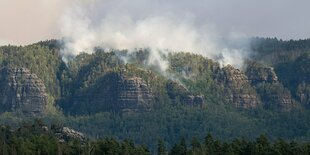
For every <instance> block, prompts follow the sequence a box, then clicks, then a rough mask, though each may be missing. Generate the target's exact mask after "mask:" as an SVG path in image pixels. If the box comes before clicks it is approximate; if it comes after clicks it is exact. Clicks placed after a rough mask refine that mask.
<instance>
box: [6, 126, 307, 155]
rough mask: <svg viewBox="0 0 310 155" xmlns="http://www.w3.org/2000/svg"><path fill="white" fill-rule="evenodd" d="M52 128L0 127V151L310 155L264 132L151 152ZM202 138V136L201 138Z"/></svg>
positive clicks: (110, 154)
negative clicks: (65, 135)
mask: <svg viewBox="0 0 310 155" xmlns="http://www.w3.org/2000/svg"><path fill="white" fill-rule="evenodd" d="M53 126H54V125H52V126H51V127H50V128H49V127H47V126H46V125H44V124H42V122H40V121H36V122H35V123H34V124H30V123H24V124H23V126H22V127H20V128H18V129H14V130H12V129H11V128H10V127H9V126H1V127H0V129H1V130H0V154H3V155H7V154H12V155H19V154H24V155H28V154H29V155H32V154H51V155H53V154H63V155H71V154H72V155H77V154H80V155H97V154H98V155H99V154H100V155H148V154H158V155H200V154H201V155H204V154H212V155H213V154H214V155H295V154H296V155H308V154H310V143H309V142H307V143H298V142H294V141H290V142H287V141H285V140H282V139H279V140H276V141H269V140H268V138H267V137H266V136H264V135H261V136H259V137H258V138H256V140H254V141H250V140H246V139H244V138H236V139H234V140H232V141H229V142H227V141H220V140H217V139H214V138H213V137H212V135H210V134H208V135H207V136H206V137H205V138H204V139H203V141H201V140H199V139H197V138H193V139H192V140H191V141H189V140H186V139H185V138H181V139H180V141H179V143H177V144H175V145H174V146H173V147H172V148H168V147H167V145H166V143H165V142H164V141H163V140H159V141H158V142H157V146H156V147H157V150H155V151H154V152H151V151H149V149H148V147H147V146H145V145H135V144H134V142H133V141H131V140H122V141H120V140H116V139H113V138H104V139H97V140H83V141H81V140H79V139H74V140H67V141H62V140H60V139H59V138H57V137H56V136H55V134H54V133H53V132H52V130H53V129H52V128H53ZM200 139H202V138H200Z"/></svg>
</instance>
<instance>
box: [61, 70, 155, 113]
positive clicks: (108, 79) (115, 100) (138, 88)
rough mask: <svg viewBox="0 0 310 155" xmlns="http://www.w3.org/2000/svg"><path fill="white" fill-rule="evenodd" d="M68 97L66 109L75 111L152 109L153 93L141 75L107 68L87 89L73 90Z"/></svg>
mask: <svg viewBox="0 0 310 155" xmlns="http://www.w3.org/2000/svg"><path fill="white" fill-rule="evenodd" d="M72 100H73V105H72V106H71V107H70V108H72V109H70V111H71V112H77V113H88V114H89V113H97V112H102V111H115V112H145V111H150V110H151V109H152V106H153V103H154V95H153V93H152V90H151V88H150V87H149V86H148V85H147V84H146V82H145V81H144V80H143V79H142V78H140V77H135V76H131V77H129V76H127V75H126V73H125V72H120V73H118V72H110V73H107V74H106V75H104V76H103V77H101V78H100V79H98V80H97V81H96V83H95V84H94V85H93V86H92V87H90V88H89V89H87V90H85V91H82V92H77V93H76V95H75V96H73V97H72V98H71V99H69V101H68V102H72ZM65 105H66V104H65ZM67 105H68V104H67Z"/></svg>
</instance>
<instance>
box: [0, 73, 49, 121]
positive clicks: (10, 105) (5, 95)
mask: <svg viewBox="0 0 310 155" xmlns="http://www.w3.org/2000/svg"><path fill="white" fill-rule="evenodd" d="M0 89H1V90H2V91H1V92H0V107H1V112H5V111H10V112H16V111H20V112H22V113H24V114H26V115H35V116H37V115H43V114H44V112H45V108H46V105H47V94H46V88H45V86H44V83H43V81H42V80H41V79H39V78H38V77H37V75H36V74H32V73H31V72H30V71H29V70H28V69H27V68H7V67H5V68H2V69H1V70H0Z"/></svg>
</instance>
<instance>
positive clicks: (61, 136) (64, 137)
mask: <svg viewBox="0 0 310 155" xmlns="http://www.w3.org/2000/svg"><path fill="white" fill-rule="evenodd" d="M52 130H53V132H54V135H55V137H56V138H57V139H58V140H59V142H62V143H63V142H68V141H72V140H77V141H79V142H80V143H85V142H86V138H85V136H84V134H83V133H81V132H78V131H75V130H73V129H70V128H68V127H60V128H54V129H52Z"/></svg>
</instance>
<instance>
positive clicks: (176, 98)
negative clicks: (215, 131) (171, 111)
mask: <svg viewBox="0 0 310 155" xmlns="http://www.w3.org/2000/svg"><path fill="white" fill-rule="evenodd" d="M166 89H167V92H168V95H169V97H170V99H172V101H173V102H174V103H178V102H180V103H182V104H187V105H192V106H202V105H203V103H204V96H203V95H194V94H192V93H191V92H190V91H189V90H188V89H187V88H186V87H185V86H183V85H182V84H180V83H178V82H176V81H172V80H169V81H168V82H167V84H166Z"/></svg>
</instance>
